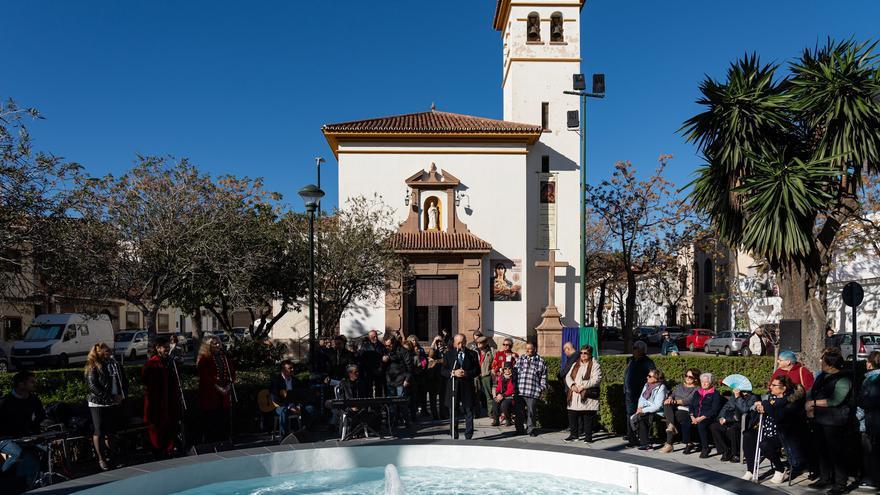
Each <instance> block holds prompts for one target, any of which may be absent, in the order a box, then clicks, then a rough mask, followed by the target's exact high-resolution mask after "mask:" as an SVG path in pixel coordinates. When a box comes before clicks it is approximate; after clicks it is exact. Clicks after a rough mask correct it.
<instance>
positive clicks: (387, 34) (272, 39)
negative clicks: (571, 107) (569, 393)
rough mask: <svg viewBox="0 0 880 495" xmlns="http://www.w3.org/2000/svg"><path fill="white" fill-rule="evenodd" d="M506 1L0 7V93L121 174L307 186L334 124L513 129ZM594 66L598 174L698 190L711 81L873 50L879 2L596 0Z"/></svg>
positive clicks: (3, 0)
mask: <svg viewBox="0 0 880 495" xmlns="http://www.w3.org/2000/svg"><path fill="white" fill-rule="evenodd" d="M494 5H495V0H442V1H435V2H427V1H412V0H386V1H381V2H361V1H355V0H340V1H336V2H331V1H324V2H301V1H292V0H291V1H260V2H244V1H239V2H232V1H217V0H212V1H207V0H203V1H186V2H180V1H170V0H151V1H141V2H134V1H117V0H113V1H111V0H107V1H60V0H55V1H44V0H28V1H14V0H0V11H2V12H3V16H2V17H3V18H2V21H0V26H2V28H0V44H2V46H3V47H4V50H3V54H4V57H3V60H2V62H0V97H3V98H7V97H13V98H14V99H15V100H16V101H17V102H18V103H19V104H21V105H25V106H34V107H37V108H38V109H40V111H41V112H42V113H43V114H44V116H45V117H46V120H44V121H40V122H37V123H34V124H32V126H31V129H32V133H33V134H34V136H35V137H36V139H37V147H38V148H39V149H43V150H47V151H51V152H53V153H55V154H57V155H61V156H64V157H66V158H67V159H70V160H75V161H78V162H80V163H82V164H83V165H85V166H86V169H87V170H88V171H89V172H90V173H92V174H94V175H102V174H105V173H108V172H115V173H119V172H122V171H124V170H125V169H126V168H128V167H130V166H131V164H132V163H133V162H134V160H135V157H136V155H137V154H138V153H140V154H161V155H164V154H171V155H175V156H186V157H189V158H190V159H191V160H192V161H193V162H194V163H195V164H197V165H199V166H200V167H202V168H203V169H205V170H208V171H210V172H212V173H215V174H223V173H232V174H236V175H247V176H251V177H257V176H261V177H264V178H266V180H267V182H268V184H269V187H270V188H271V189H273V190H276V191H279V192H281V193H283V194H284V195H285V198H286V200H287V201H289V202H290V203H291V204H292V205H294V206H296V207H297V208H298V207H299V200H298V198H296V196H295V193H296V190H297V189H299V187H301V186H302V185H305V184H307V183H309V182H314V161H313V158H314V157H315V156H317V155H322V156H324V157H325V158H327V160H328V162H329V163H328V164H327V165H325V168H324V171H325V172H324V173H323V182H324V185H325V186H326V187H324V189H325V190H326V191H327V193H328V196H327V200H326V202H325V205H329V204H335V202H336V199H337V196H336V187H335V184H336V180H335V178H336V169H335V160H334V159H333V155H332V153H331V152H330V150H329V148H328V147H327V144H326V142H325V141H324V139H323V136H322V135H321V133H320V127H321V125H322V124H325V123H332V122H337V121H344V120H352V119H358V118H366V117H375V116H380V115H390V114H397V113H407V112H414V111H423V110H427V109H428V108H429V107H430V105H431V103H432V102H436V104H437V107H438V108H439V109H441V110H446V111H451V112H459V113H468V114H473V115H479V116H485V117H493V118H500V117H501V91H500V81H501V67H500V65H501V39H500V35H499V34H498V33H497V32H495V31H494V30H493V29H492V27H491V20H492V15H493V11H494ZM583 18H584V23H583V26H582V27H583V33H582V37H583V40H584V43H583V47H582V49H583V59H584V62H583V71H584V72H585V73H587V74H589V73H592V72H604V73H606V74H607V76H606V77H607V87H608V97H607V98H606V99H605V100H603V101H596V102H591V104H590V105H591V106H590V108H589V110H588V117H589V120H588V138H589V141H588V143H589V144H588V166H589V170H590V177H591V179H593V180H599V179H601V178H602V177H605V176H607V174H608V172H609V170H611V167H612V165H613V164H614V162H615V161H617V160H631V161H633V162H634V163H635V164H636V165H637V167H639V169H641V170H650V169H653V167H654V166H655V164H656V159H657V157H658V156H659V155H660V154H661V153H672V154H674V155H675V159H674V160H673V161H672V162H671V164H670V171H669V176H670V178H671V179H672V180H673V181H674V182H676V183H677V184H678V185H683V184H684V183H686V182H687V181H688V180H689V179H690V177H691V173H692V171H693V170H694V167H695V166H696V165H698V164H699V159H698V157H697V156H695V154H694V149H693V147H692V146H690V145H687V144H685V143H684V142H683V140H682V138H681V137H680V136H679V135H677V134H676V131H677V129H678V128H679V126H680V125H681V122H682V121H683V120H684V119H686V118H687V117H689V116H691V115H693V114H694V113H695V112H697V111H698V107H697V106H696V105H695V104H694V100H695V99H696V98H697V96H698V93H697V87H698V84H699V82H700V81H701V79H702V78H703V75H704V74H710V75H712V76H715V77H721V76H723V73H724V70H725V68H726V66H727V65H728V64H729V63H730V61H732V60H734V59H735V58H736V57H738V56H740V55H742V54H743V53H745V52H751V51H757V52H758V53H759V54H761V56H762V58H763V60H765V61H785V60H788V59H790V58H791V57H794V56H796V55H797V54H798V53H800V51H801V50H802V49H803V48H805V47H808V46H813V45H815V44H816V43H817V41H818V42H822V41H824V40H825V38H826V37H827V36H833V37H837V38H849V37H855V38H857V39H860V40H864V39H869V38H877V37H878V36H880V30H878V21H877V20H878V19H880V2H878V1H876V0H852V1H849V0H835V1H833V2H832V1H827V0H823V1H818V0H774V1H772V2H768V1H766V0H761V1H758V0H738V1H735V2H733V1H726V2H714V1H713V2H707V1H696V0H693V1H684V0H677V1H671V2H669V1H668V2H656V1H630V2H621V1H613V0H592V1H590V0H588V2H587V5H586V6H585V7H584V10H583Z"/></svg>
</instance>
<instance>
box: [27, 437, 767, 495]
mask: <svg viewBox="0 0 880 495" xmlns="http://www.w3.org/2000/svg"><path fill="white" fill-rule="evenodd" d="M475 467H476V469H475ZM438 486H443V487H444V488H445V489H446V490H447V491H449V490H452V491H454V492H455V493H460V494H467V495H483V494H485V493H507V494H510V495H531V494H534V493H554V494H556V495H585V494H591V495H632V494H642V495H659V494H662V493H686V494H688V495H759V494H761V493H765V491H766V488H764V487H761V486H758V485H754V484H752V483H748V482H745V481H742V480H739V479H737V478H733V477H726V476H722V477H720V478H719V476H718V474H717V473H713V472H711V471H707V470H704V469H700V468H695V467H693V466H688V465H682V464H679V463H674V462H668V461H663V460H659V459H654V458H650V457H648V458H644V457H635V456H631V455H627V454H621V453H617V452H608V451H594V450H591V449H582V448H575V447H569V446H561V445H545V444H538V443H532V444H525V443H522V444H517V443H514V442H503V443H502V442H490V441H478V440H471V441H468V442H455V441H448V440H394V441H383V442H352V443H345V444H341V445H338V446H328V445H323V444H300V445H279V446H276V447H261V448H255V449H248V450H238V451H231V452H218V453H216V454H205V455H200V456H198V457H186V458H181V459H172V460H167V461H160V462H155V463H151V464H144V465H140V466H137V467H131V468H123V469H117V470H114V471H111V472H109V473H102V474H99V475H96V476H92V477H86V478H80V479H77V480H73V481H71V482H68V483H61V484H58V485H53V486H50V487H48V488H45V489H41V490H37V491H36V492H34V493H43V494H44V495H64V494H73V493H82V494H84V495H116V494H119V493H137V494H138V495H170V494H178V495H235V494H251V495H294V494H306V493H329V494H350V493H364V494H375V495H381V494H382V493H384V494H385V495H403V494H404V492H405V493H406V494H407V495H431V494H433V493H436V492H437V488H438ZM404 487H405V488H404Z"/></svg>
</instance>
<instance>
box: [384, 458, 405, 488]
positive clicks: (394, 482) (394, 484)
mask: <svg viewBox="0 0 880 495" xmlns="http://www.w3.org/2000/svg"><path fill="white" fill-rule="evenodd" d="M385 495H403V484H401V482H400V475H399V474H397V468H396V467H394V464H388V465H387V466H385Z"/></svg>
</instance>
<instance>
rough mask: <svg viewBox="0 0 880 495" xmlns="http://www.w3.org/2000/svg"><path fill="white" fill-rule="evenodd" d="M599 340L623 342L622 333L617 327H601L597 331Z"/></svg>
mask: <svg viewBox="0 0 880 495" xmlns="http://www.w3.org/2000/svg"><path fill="white" fill-rule="evenodd" d="M599 339H601V340H623V332H621V331H620V329H619V328H617V327H602V328H601V329H600V331H599Z"/></svg>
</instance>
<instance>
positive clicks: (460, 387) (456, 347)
mask: <svg viewBox="0 0 880 495" xmlns="http://www.w3.org/2000/svg"><path fill="white" fill-rule="evenodd" d="M440 373H441V374H442V375H443V377H444V378H447V379H448V381H447V384H446V396H447V397H449V413H450V414H449V416H450V433H451V435H452V438H454V439H458V414H457V412H458V410H459V405H460V406H461V410H462V411H463V412H464V419H465V427H464V437H465V438H467V439H468V440H470V439H471V438H473V436H474V394H475V393H476V392H475V391H474V378H475V377H476V376H477V375H479V374H480V365H479V359H478V358H477V353H476V352H474V351H472V350H470V349H468V348H467V337H465V336H464V335H463V334H458V335H456V336H455V338H454V339H453V340H452V349H450V350H449V351H447V353H446V355H445V356H444V359H443V369H442V370H441V371H440Z"/></svg>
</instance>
